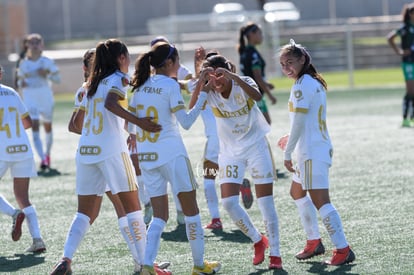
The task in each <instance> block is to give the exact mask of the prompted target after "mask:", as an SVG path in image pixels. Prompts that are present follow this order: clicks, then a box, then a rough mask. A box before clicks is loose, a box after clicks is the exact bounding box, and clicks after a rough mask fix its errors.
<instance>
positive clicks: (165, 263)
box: [154, 262, 171, 269]
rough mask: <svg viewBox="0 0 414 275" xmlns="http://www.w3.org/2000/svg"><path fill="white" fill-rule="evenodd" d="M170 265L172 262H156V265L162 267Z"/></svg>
mask: <svg viewBox="0 0 414 275" xmlns="http://www.w3.org/2000/svg"><path fill="white" fill-rule="evenodd" d="M170 265H171V263H170V262H160V263H154V267H158V268H160V269H167V268H168V267H169V266H170Z"/></svg>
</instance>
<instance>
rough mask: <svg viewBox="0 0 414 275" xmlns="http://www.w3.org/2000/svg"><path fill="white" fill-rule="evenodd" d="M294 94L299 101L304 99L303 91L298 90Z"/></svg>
mask: <svg viewBox="0 0 414 275" xmlns="http://www.w3.org/2000/svg"><path fill="white" fill-rule="evenodd" d="M293 94H294V95H295V97H296V98H297V99H299V98H301V97H302V91H301V90H296V91H294V92H293Z"/></svg>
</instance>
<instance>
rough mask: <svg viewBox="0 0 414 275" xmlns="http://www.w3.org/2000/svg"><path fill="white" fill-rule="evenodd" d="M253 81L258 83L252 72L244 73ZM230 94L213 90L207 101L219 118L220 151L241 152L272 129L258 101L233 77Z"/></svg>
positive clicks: (244, 78) (251, 83)
mask: <svg viewBox="0 0 414 275" xmlns="http://www.w3.org/2000/svg"><path fill="white" fill-rule="evenodd" d="M241 78H242V79H243V80H244V81H245V82H247V83H248V84H249V85H251V86H253V87H256V88H257V84H256V82H254V80H253V79H252V78H250V77H248V76H242V77H241ZM232 85H233V86H232V90H231V93H230V96H229V98H224V97H223V96H222V95H221V94H220V93H217V92H209V93H208V97H207V101H208V103H209V104H210V105H211V107H212V110H213V114H214V116H215V118H216V124H217V134H218V136H219V140H220V151H221V152H223V150H225V151H226V152H227V153H231V154H233V155H238V154H240V153H242V152H243V151H245V149H246V147H249V146H251V145H252V144H254V143H256V141H257V140H261V139H262V138H263V137H264V136H265V135H266V134H267V133H268V132H269V131H270V126H269V124H268V123H267V122H266V120H265V119H264V117H263V114H262V113H261V112H260V110H259V108H258V107H257V104H256V101H254V100H253V99H252V98H250V97H249V96H248V95H247V94H246V93H245V92H244V90H243V89H242V88H241V87H240V86H239V85H238V84H237V83H236V82H234V81H233V84H232Z"/></svg>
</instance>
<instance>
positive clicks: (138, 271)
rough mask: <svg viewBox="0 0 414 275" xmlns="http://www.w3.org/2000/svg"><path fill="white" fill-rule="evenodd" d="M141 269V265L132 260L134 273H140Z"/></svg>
mask: <svg viewBox="0 0 414 275" xmlns="http://www.w3.org/2000/svg"><path fill="white" fill-rule="evenodd" d="M141 269H142V265H140V264H139V263H137V262H136V261H135V260H134V274H135V273H138V274H140V273H141Z"/></svg>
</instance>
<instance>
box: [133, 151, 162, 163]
mask: <svg viewBox="0 0 414 275" xmlns="http://www.w3.org/2000/svg"><path fill="white" fill-rule="evenodd" d="M138 160H139V161H157V160H158V154H157V153H155V152H153V153H139V154H138Z"/></svg>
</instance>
